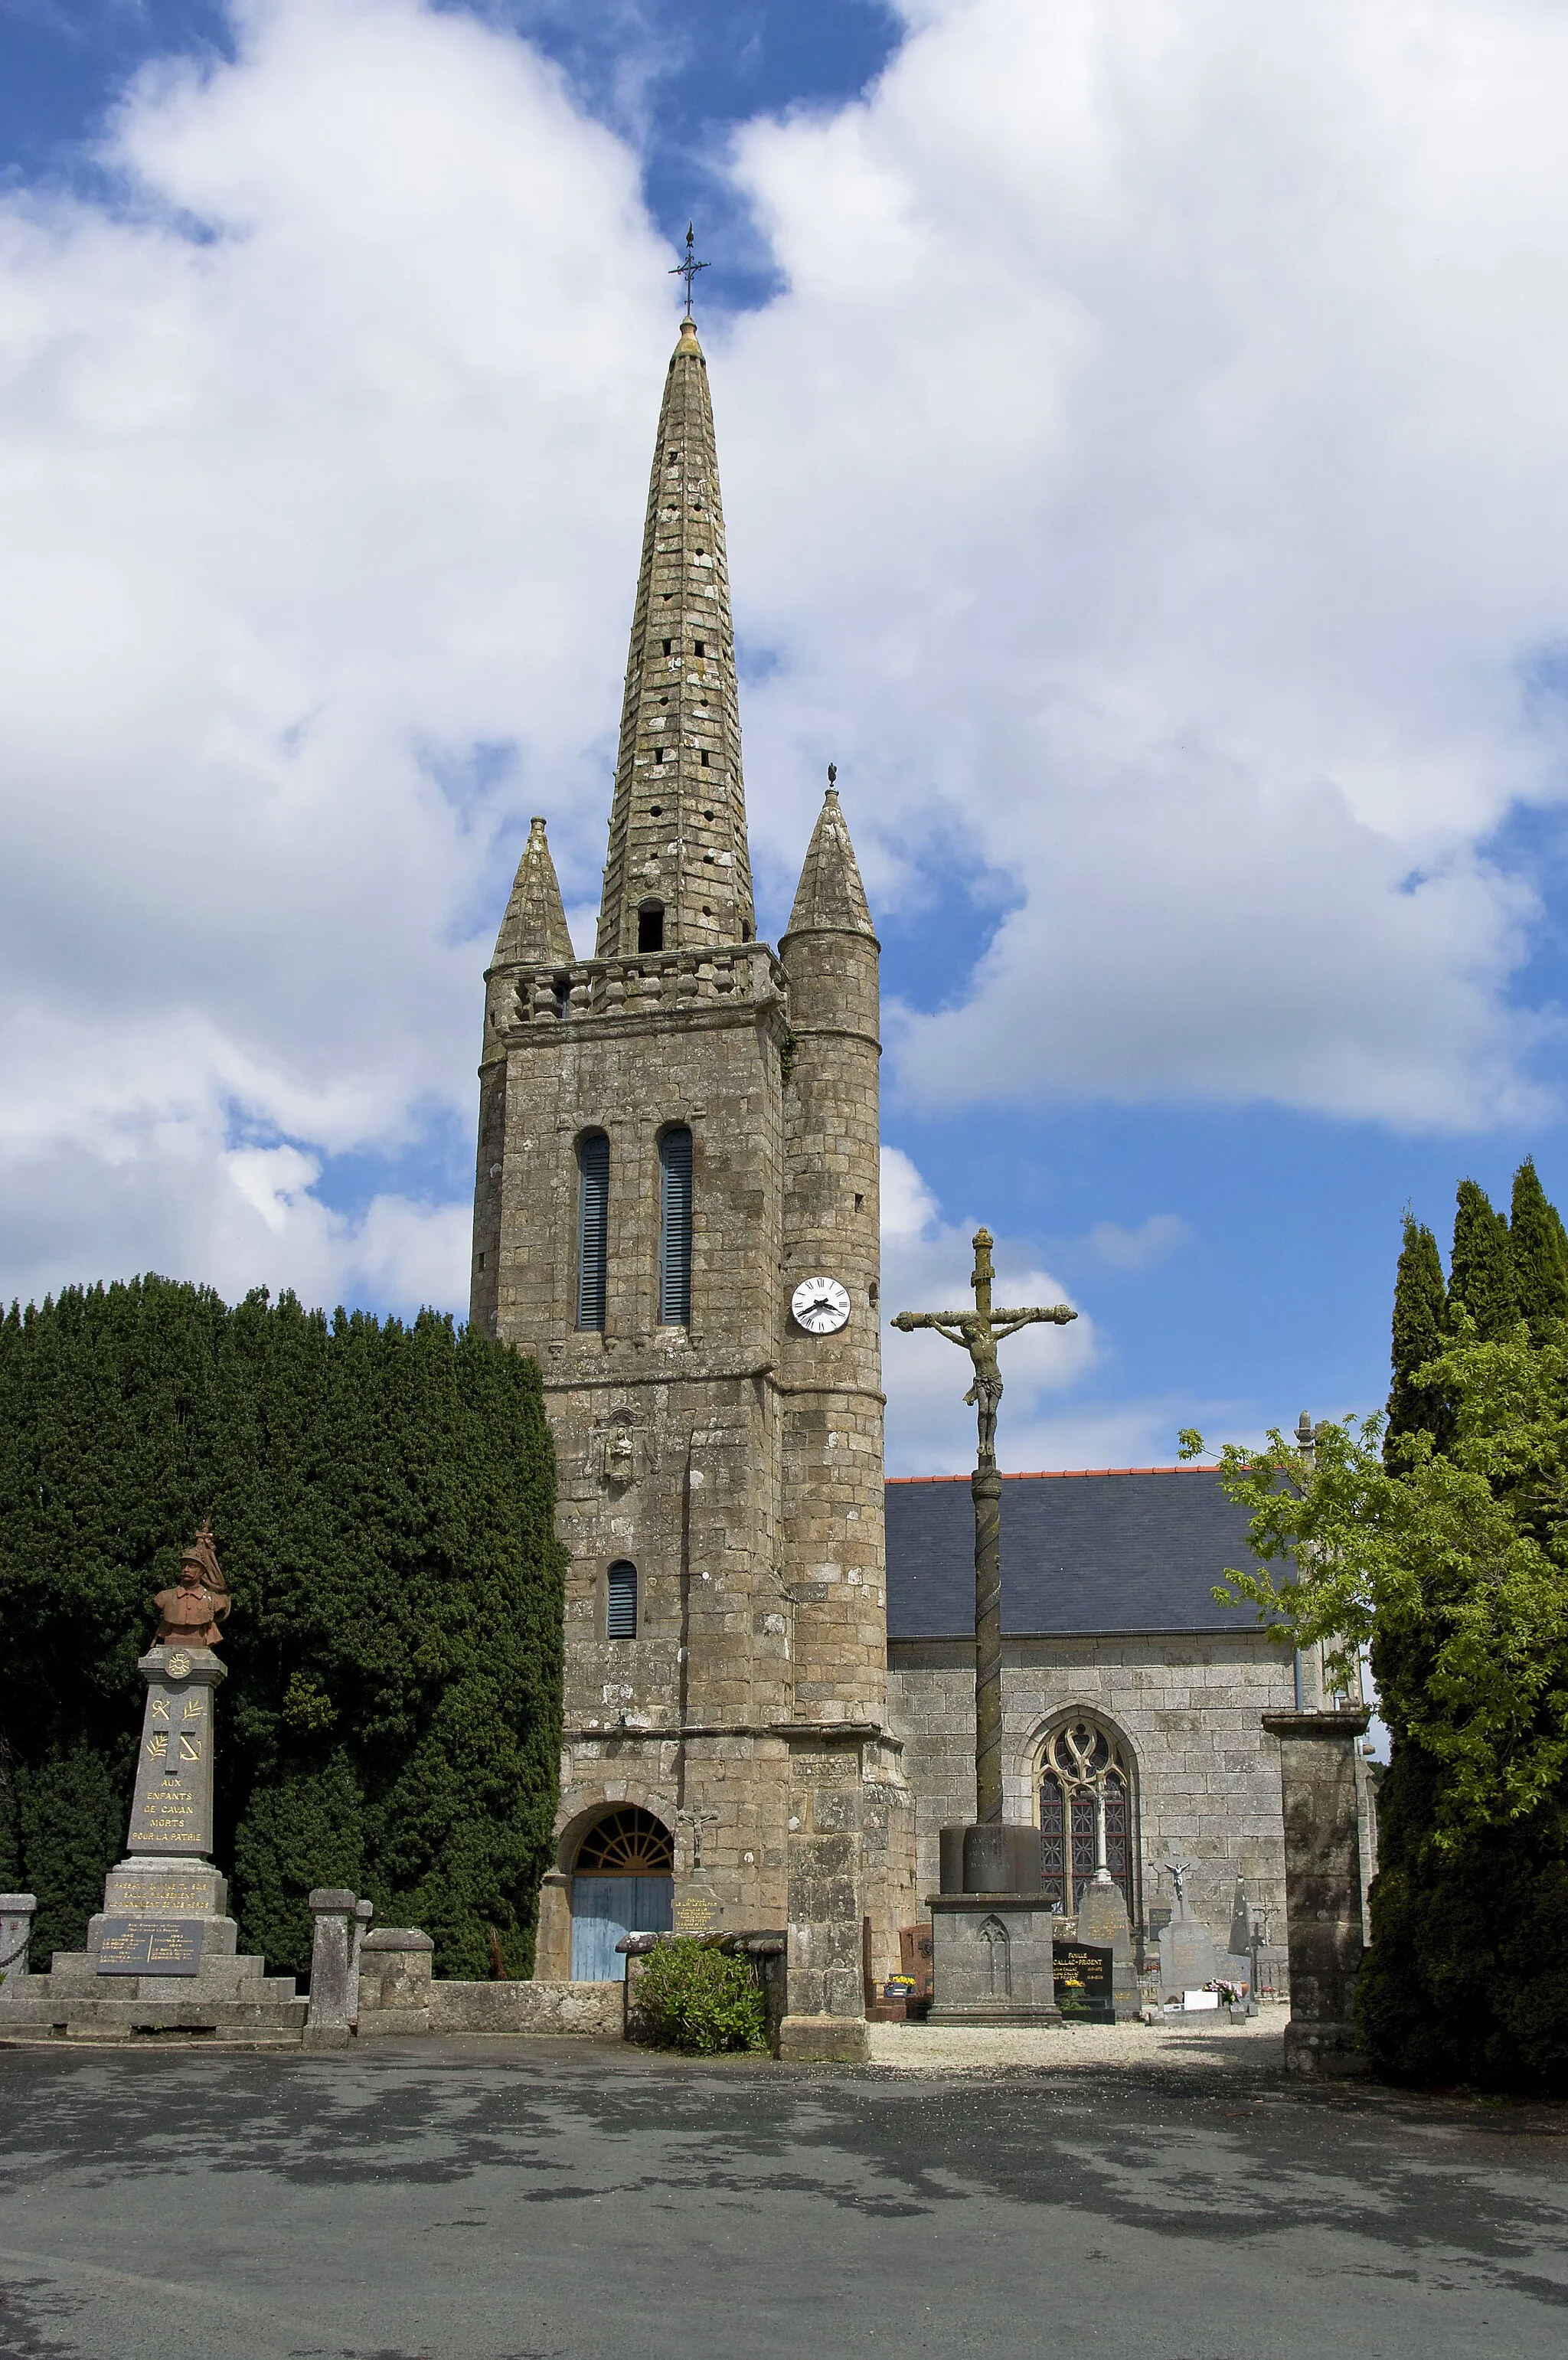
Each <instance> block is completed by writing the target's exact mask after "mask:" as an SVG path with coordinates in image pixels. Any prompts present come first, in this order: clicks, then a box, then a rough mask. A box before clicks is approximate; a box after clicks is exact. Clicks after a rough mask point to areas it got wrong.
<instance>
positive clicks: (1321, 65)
mask: <svg viewBox="0 0 1568 2360" xmlns="http://www.w3.org/2000/svg"><path fill="white" fill-rule="evenodd" d="M909 15H910V21H911V24H912V26H913V27H914V29H913V31H912V35H911V38H909V41H908V43H907V45H906V46H905V48H904V49H903V50H902V51H901V53H900V54H899V55H898V57H897V58H896V59H895V60H894V61H893V63H892V64H891V66H890V68H889V69H888V71H887V73H886V74H885V76H884V77H883V79H882V80H881V82H879V84H878V85H877V87H876V88H875V89H874V91H873V92H872V93H870V94H869V96H868V98H867V99H866V102H865V103H864V104H856V105H853V106H850V107H846V108H844V109H841V110H839V111H837V112H835V113H832V114H828V115H804V116H792V117H790V118H789V119H788V120H786V121H783V122H779V123H759V124H756V125H753V126H750V127H748V128H747V129H746V131H745V132H744V134H743V135H742V136H741V137H740V139H739V141H738V143H737V148H736V169H737V171H738V174H739V178H740V180H741V182H742V184H743V185H744V186H745V187H746V189H747V190H748V191H750V192H751V193H752V195H753V197H754V199H755V202H756V203H757V207H758V209H759V211H760V213H761V215H762V218H763V220H764V222H765V224H766V225H767V226H768V230H769V232H770V234H771V235H772V238H773V243H774V247H775V251H776V254H777V257H778V258H779V263H780V264H781V266H782V268H784V270H785V271H786V273H787V274H788V277H789V290H790V291H789V294H788V295H787V296H785V297H784V298H783V299H782V300H779V301H778V302H777V303H775V304H773V305H771V306H770V307H769V308H768V311H766V312H764V313H762V314H761V315H759V316H757V317H755V318H753V319H751V320H748V321H747V322H745V323H744V324H743V325H742V327H741V328H740V330H739V332H738V333H737V335H736V338H735V350H734V353H733V355H731V356H730V357H729V358H728V360H727V361H726V363H725V365H724V372H723V376H722V378H721V382H722V384H723V386H724V402H725V409H726V414H727V416H728V418H729V420H730V421H731V423H730V425H729V430H728V435H727V442H728V470H729V481H730V486H731V490H730V517H731V530H732V553H733V555H734V558H735V575H736V579H737V581H738V582H744V583H745V584H746V585H747V596H748V600H749V603H750V606H751V608H752V619H753V628H760V629H761V631H762V633H763V635H764V636H765V637H766V638H767V639H768V640H769V642H770V643H771V644H772V645H773V646H774V647H776V648H777V649H779V650H782V651H784V652H785V653H786V655H787V659H788V660H787V661H785V663H784V664H783V665H782V666H781V668H780V669H779V671H778V672H776V673H775V674H774V675H773V676H772V678H771V680H770V681H769V683H768V684H767V686H766V687H764V688H763V689H762V690H761V691H760V692H759V693H758V694H754V695H753V697H752V700H751V744H752V767H753V770H754V773H755V772H756V771H757V770H758V768H759V767H760V766H761V764H762V763H763V762H766V763H767V765H768V769H769V770H770V772H771V774H772V775H773V776H775V777H777V778H779V780H781V781H788V780H790V779H791V778H793V777H799V778H800V779H801V780H802V781H804V780H808V779H810V778H811V777H812V776H813V775H814V773H815V769H816V761H817V753H818V748H819V747H820V746H821V745H822V743H823V742H829V741H830V740H831V743H832V745H833V748H834V749H835V751H836V754H837V759H838V760H839V762H840V764H841V766H842V767H843V770H844V784H845V789H846V807H847V808H848V809H849V810H850V812H851V816H852V820H853V824H854V825H855V832H856V839H857V843H858V844H859V845H860V847H861V848H862V850H863V853H864V854H865V856H866V866H867V869H868V871H869V872H870V880H869V881H870V883H871V887H872V891H873V897H874V900H875V899H877V898H878V897H880V898H881V899H882V900H883V901H884V903H885V902H886V901H887V899H888V898H890V897H893V896H896V895H897V894H898V893H899V892H900V891H901V890H903V889H904V886H905V883H906V881H907V880H908V877H909V866H910V863H911V862H912V861H919V860H920V859H922V858H924V859H925V860H927V861H928V862H930V861H931V860H933V859H935V860H938V861H940V862H942V864H943V865H946V866H948V867H950V868H951V867H953V866H955V865H956V866H959V867H960V868H961V867H962V864H963V863H964V861H965V860H967V861H969V862H971V863H974V864H982V865H985V866H986V867H987V868H988V869H990V870H992V871H994V872H996V873H997V874H999V875H1000V876H1001V877H1002V878H1003V879H1005V880H1007V883H1008V884H1009V886H1010V887H1012V888H1013V889H1014V890H1015V891H1016V894H1017V896H1018V906H1017V907H1016V908H1015V909H1014V910H1012V911H1011V912H1010V913H1009V914H1008V915H1007V917H1006V918H1005V920H1004V922H1003V923H1002V925H1001V927H1000V930H999V932H998V933H997V934H996V939H995V941H994V943H993V945H992V946H991V948H990V950H989V952H988V953H987V955H986V956H985V959H984V960H983V961H982V963H981V965H980V967H979V969H978V972H977V974H976V976H975V978H974V983H973V989H971V990H970V991H968V992H967V993H966V994H965V995H964V998H963V1000H962V1001H961V1003H960V1004H959V1005H956V1006H954V1007H952V1008H949V1009H946V1010H944V1011H942V1012H940V1013H937V1014H934V1015H920V1016H917V1015H914V1014H911V1013H909V1012H908V1011H904V1012H902V1013H899V1012H898V1011H895V1012H894V1022H893V1026H892V1037H893V1043H894V1046H895V1051H896V1056H895V1061H894V1068H893V1070H894V1074H895V1076H896V1079H897V1082H898V1086H899V1087H901V1089H902V1091H903V1092H904V1093H906V1094H907V1096H908V1097H909V1098H910V1099H913V1100H915V1101H917V1102H920V1103H922V1104H932V1103H938V1102H940V1103H943V1104H949V1105H951V1104H953V1103H954V1102H962V1101H964V1099H966V1098H976V1097H981V1096H991V1097H1012V1098H1019V1099H1029V1098H1034V1097H1037V1096H1038V1095H1039V1093H1040V1091H1041V1090H1042V1089H1044V1090H1052V1091H1062V1092H1070V1093H1075V1094H1079V1095H1083V1096H1103V1097H1109V1098H1116V1099H1121V1100H1124V1101H1130V1100H1144V1101H1147V1100H1150V1099H1155V1100H1158V1099H1177V1098H1193V1097H1198V1098H1210V1099H1217V1100H1233V1101H1235V1100H1246V1099H1257V1098H1263V1099H1273V1100H1277V1101H1279V1102H1283V1103H1285V1104H1289V1105H1292V1106H1297V1107H1303V1108H1309V1109H1319V1110H1326V1111H1327V1112H1329V1113H1331V1114H1334V1115H1342V1116H1354V1117H1371V1118H1373V1119H1375V1120H1387V1121H1392V1122H1395V1123H1399V1124H1423V1123H1454V1124H1469V1123H1484V1122H1486V1121H1489V1120H1494V1119H1502V1118H1505V1117H1508V1118H1513V1119H1518V1118H1521V1117H1523V1116H1525V1115H1527V1114H1528V1115H1533V1114H1536V1113H1538V1112H1539V1111H1541V1108H1542V1106H1543V1103H1544V1101H1543V1098H1542V1096H1541V1093H1540V1091H1539V1090H1538V1089H1537V1088H1536V1087H1535V1085H1534V1084H1533V1082H1532V1080H1531V1078H1530V1059H1531V1055H1532V1053H1533V1052H1535V1051H1536V1050H1538V1049H1540V1048H1541V1047H1543V1046H1544V1047H1548V1048H1552V1049H1556V1048H1559V1047H1560V1046H1561V1043H1562V1039H1563V1033H1562V1029H1561V1026H1560V1024H1559V1023H1558V1022H1557V1021H1556V1020H1555V1019H1554V1018H1553V1019H1552V1020H1551V1021H1549V1022H1539V1021H1536V1020H1533V1019H1531V1018H1530V1017H1527V1016H1520V1015H1519V1014H1518V1013H1516V1012H1514V1011H1510V1009H1509V1008H1508V1005H1507V989H1508V978H1509V977H1510V974H1511V972H1512V970H1513V969H1514V967H1516V965H1517V964H1518V963H1519V960H1520V958H1521V956H1522V955H1523V952H1524V949H1525V946H1526V941H1527V936H1528V933H1529V929H1530V924H1531V922H1532V920H1533V918H1534V915H1535V904H1534V901H1533V898H1532V895H1531V893H1530V890H1529V889H1528V887H1527V886H1526V885H1524V884H1521V883H1520V882H1519V880H1514V879H1510V878H1508V877H1506V876H1503V875H1501V874H1499V873H1498V871H1497V869H1496V868H1495V867H1494V866H1492V865H1490V864H1489V863H1488V860H1487V858H1486V852H1485V842H1486V836H1487V834H1488V831H1489V830H1491V829H1492V827H1493V826H1494V825H1495V824H1496V823H1497V820H1498V819H1499V818H1500V816H1501V815H1502V814H1503V813H1504V812H1505V810H1506V809H1507V808H1508V805H1509V803H1510V801H1511V800H1512V799H1514V798H1516V797H1519V796H1524V797H1538V798H1548V797H1556V796H1558V795H1559V794H1560V793H1561V792H1562V780H1563V766H1562V757H1563V729H1562V726H1561V722H1562V716H1561V712H1560V711H1557V713H1556V718H1555V719H1553V718H1552V712H1553V710H1555V709H1556V708H1558V707H1560V705H1561V699H1560V698H1553V697H1552V696H1550V695H1549V696H1546V697H1544V698H1537V699H1536V700H1535V701H1534V703H1533V704H1532V703H1531V700H1530V698H1529V696H1528V695H1527V694H1526V692H1525V686H1524V676H1525V673H1526V672H1527V670H1528V668H1529V666H1530V662H1531V661H1532V659H1533V658H1534V657H1535V656H1536V655H1537V654H1538V652H1539V650H1541V647H1542V646H1543V645H1547V644H1551V643H1557V642H1561V640H1562V639H1563V636H1564V633H1565V631H1568V455H1565V452H1564V446H1563V438H1562V434H1561V427H1560V421H1561V418H1562V415H1563V408H1564V405H1565V401H1568V326H1565V325H1564V322H1563V313H1562V310H1561V307H1560V306H1558V305H1555V304H1553V303H1552V302H1551V301H1550V300H1546V299H1544V298H1543V295H1542V290H1543V289H1547V288H1550V287H1552V286H1554V285H1557V284H1559V283H1561V281H1562V280H1563V277H1564V275H1565V273H1568V148H1565V147H1564V145H1563V140H1562V137H1561V126H1560V122H1559V112H1560V110H1559V108H1558V104H1557V93H1558V92H1559V91H1560V90H1561V88H1562V86H1563V81H1564V79H1565V77H1568V16H1564V15H1563V12H1562V11H1561V10H1556V9H1543V8H1541V7H1540V6H1538V5H1534V0H1372V5H1367V0H1323V5H1322V6H1319V7H1315V8H1313V9H1312V10H1311V11H1310V12H1305V13H1303V12H1300V11H1297V12H1291V11H1290V10H1274V11H1272V12H1269V11H1263V10H1259V9H1258V8H1257V7H1255V6H1242V5H1235V0H1232V4H1231V5H1218V6H1214V7H1210V8H1206V9H1203V10H1201V11H1197V12H1194V11H1193V10H1192V9H1191V8H1186V7H1182V6H1181V5H1179V0H1126V5H1118V6H1116V7H1115V8H1110V9H1107V8H1105V7H1104V6H1102V5H1098V0H1051V5H1040V0H922V4H921V5H920V7H919V8H918V9H911V10H910V11H909ZM803 485H806V486H810V496H809V497H802V496H801V486H803ZM758 606H760V608H761V614H760V617H759V616H758V614H757V609H758ZM804 801H805V793H804V791H803V790H802V791H797V792H794V793H789V792H786V793H784V794H782V795H779V796H776V797H775V798H773V800H772V802H771V804H770V808H769V811H768V814H766V817H765V825H766V826H767V829H768V835H769V837H770V840H771V842H772V843H773V845H774V846H775V847H776V848H777V852H778V856H779V858H781V859H783V858H787V855H788V850H789V847H791V846H792V845H793V844H794V843H795V842H796V841H797V840H798V838H799V836H800V829H801V827H802V825H804V818H805V814H804V811H803V808H802V805H803V803H804Z"/></svg>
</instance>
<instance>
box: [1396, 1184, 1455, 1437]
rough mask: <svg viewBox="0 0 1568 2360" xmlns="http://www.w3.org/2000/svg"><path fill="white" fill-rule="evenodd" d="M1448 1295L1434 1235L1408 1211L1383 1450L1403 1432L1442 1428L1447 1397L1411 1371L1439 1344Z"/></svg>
mask: <svg viewBox="0 0 1568 2360" xmlns="http://www.w3.org/2000/svg"><path fill="white" fill-rule="evenodd" d="M1447 1299H1448V1291H1447V1288H1446V1286H1445V1285H1444V1284H1443V1262H1442V1258H1441V1256H1440V1255H1439V1253H1438V1251H1437V1240H1436V1239H1435V1238H1434V1237H1433V1236H1432V1231H1431V1230H1430V1229H1427V1228H1426V1227H1425V1226H1424V1225H1423V1224H1422V1223H1421V1222H1419V1221H1417V1219H1416V1218H1415V1216H1414V1214H1413V1213H1407V1214H1406V1215H1405V1227H1404V1242H1403V1244H1402V1246H1401V1248H1400V1251H1399V1270H1398V1273H1397V1274H1396V1276H1395V1280H1394V1333H1393V1348H1392V1359H1393V1364H1394V1382H1393V1385H1392V1387H1391V1389H1390V1391H1389V1393H1388V1424H1387V1427H1386V1429H1385V1448H1386V1450H1391V1448H1392V1446H1393V1445H1394V1444H1395V1443H1396V1442H1397V1441H1399V1439H1400V1438H1401V1437H1403V1436H1405V1435H1408V1434H1430V1435H1431V1436H1432V1437H1433V1439H1434V1440H1436V1441H1441V1440H1442V1439H1443V1437H1445V1436H1446V1434H1447V1431H1448V1404H1447V1403H1446V1402H1445V1401H1444V1400H1443V1396H1442V1394H1441V1393H1438V1392H1436V1391H1434V1390H1433V1389H1432V1387H1430V1386H1426V1385H1421V1384H1420V1383H1418V1382H1417V1380H1416V1371H1418V1370H1419V1369H1423V1368H1425V1367H1426V1366H1427V1364H1428V1362H1429V1361H1432V1360H1436V1358H1437V1356H1438V1354H1439V1352H1441V1350H1442V1349H1443V1323H1444V1317H1445V1314H1446V1310H1447Z"/></svg>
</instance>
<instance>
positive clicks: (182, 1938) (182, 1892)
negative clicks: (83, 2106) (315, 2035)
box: [0, 1853, 307, 2049]
mask: <svg viewBox="0 0 1568 2360" xmlns="http://www.w3.org/2000/svg"><path fill="white" fill-rule="evenodd" d="M227 1912H228V1886H227V1884H226V1882H225V1880H224V1878H223V1876H222V1875H220V1874H219V1873H218V1871H217V1870H216V1869H215V1868H213V1867H212V1864H211V1863H210V1862H208V1861H205V1860H202V1859H201V1858H200V1857H191V1858H189V1859H181V1858H180V1857H179V1856H178V1855H175V1856H169V1855H167V1854H166V1855H164V1856H162V1857H147V1856H138V1855H136V1854H135V1853H133V1854H132V1855H131V1856H130V1858H129V1859H126V1860H123V1861H122V1862H121V1863H120V1864H119V1866H118V1867H117V1868H112V1869H111V1870H110V1872H109V1874H108V1876H107V1878H106V1879H105V1882H104V1891H103V1909H102V1910H101V1911H100V1912H99V1913H98V1915H97V1916H96V1917H93V1918H91V1919H90V1920H89V1921H88V1928H87V1948H86V1950H57V1951H56V1952H55V1954H54V1963H53V1965H52V1967H51V1968H50V1969H49V1972H47V1973H45V1974H36V1973H35V1974H29V1975H27V1976H26V1977H23V1978H21V1979H19V1980H18V1981H16V1982H15V1983H13V1982H12V1981H11V1980H10V1979H9V1978H7V1980H6V1982H5V1983H4V1984H0V2042H4V2041H6V2040H83V2041H86V2040H133V2039H137V2038H144V2037H147V2036H151V2035H168V2036H169V2037H171V2038H180V2037H182V2036H183V2037H184V2038H190V2039H210V2040H221V2041H223V2042H225V2043H227V2044H229V2045H240V2046H244V2047H246V2048H255V2049H278V2048H298V2047H299V2043H300V2041H301V2040H302V2038H303V2036H304V2030H305V2015H306V2005H307V2004H306V2002H305V2001H304V2000H303V1999H301V1998H300V1997H299V1994H298V1993H297V1991H296V1988H295V1983H294V1978H293V1976H292V1975H269V1974H268V1973H267V1964H266V1961H265V1960H262V1959H258V1958H251V1957H242V1956H240V1955H239V1953H238V1945H237V1939H236V1929H235V1927H234V1919H233V1918H232V1917H229V1915H228V1914H227Z"/></svg>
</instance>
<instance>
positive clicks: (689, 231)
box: [670, 222, 708, 319]
mask: <svg viewBox="0 0 1568 2360" xmlns="http://www.w3.org/2000/svg"><path fill="white" fill-rule="evenodd" d="M694 242H695V224H693V223H691V222H688V223H687V224H686V258H685V260H684V261H683V262H678V263H677V264H676V265H675V267H674V268H673V269H672V270H671V272H670V277H671V279H684V280H685V281H686V317H687V318H688V319H690V318H691V282H692V280H693V279H695V278H696V276H697V273H698V271H699V270H706V268H707V267H708V266H707V264H706V263H705V262H698V261H696V260H695V259H694V258H693V256H692V251H691V249H692V246H693V244H694Z"/></svg>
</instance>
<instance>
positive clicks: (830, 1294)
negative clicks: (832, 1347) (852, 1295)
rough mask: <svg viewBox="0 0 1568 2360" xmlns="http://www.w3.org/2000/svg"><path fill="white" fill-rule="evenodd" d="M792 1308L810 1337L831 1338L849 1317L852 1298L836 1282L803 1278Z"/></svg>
mask: <svg viewBox="0 0 1568 2360" xmlns="http://www.w3.org/2000/svg"><path fill="white" fill-rule="evenodd" d="M789 1308H790V1310H791V1311H792V1312H793V1313H794V1315H795V1317H796V1319H797V1320H798V1322H799V1323H800V1326H801V1327H803V1328H804V1329H805V1331H806V1333H807V1335H808V1336H832V1335H833V1334H834V1333H835V1332H836V1330H837V1329H839V1328H840V1327H843V1326H844V1321H845V1320H846V1319H847V1318H848V1317H849V1295H848V1293H847V1291H846V1290H845V1289H844V1287H842V1286H841V1285H840V1284H839V1283H838V1281H837V1279H836V1278H803V1279H802V1280H801V1281H800V1285H799V1286H798V1287H797V1288H796V1289H795V1292H794V1294H793V1295H791V1296H790V1297H789Z"/></svg>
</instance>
